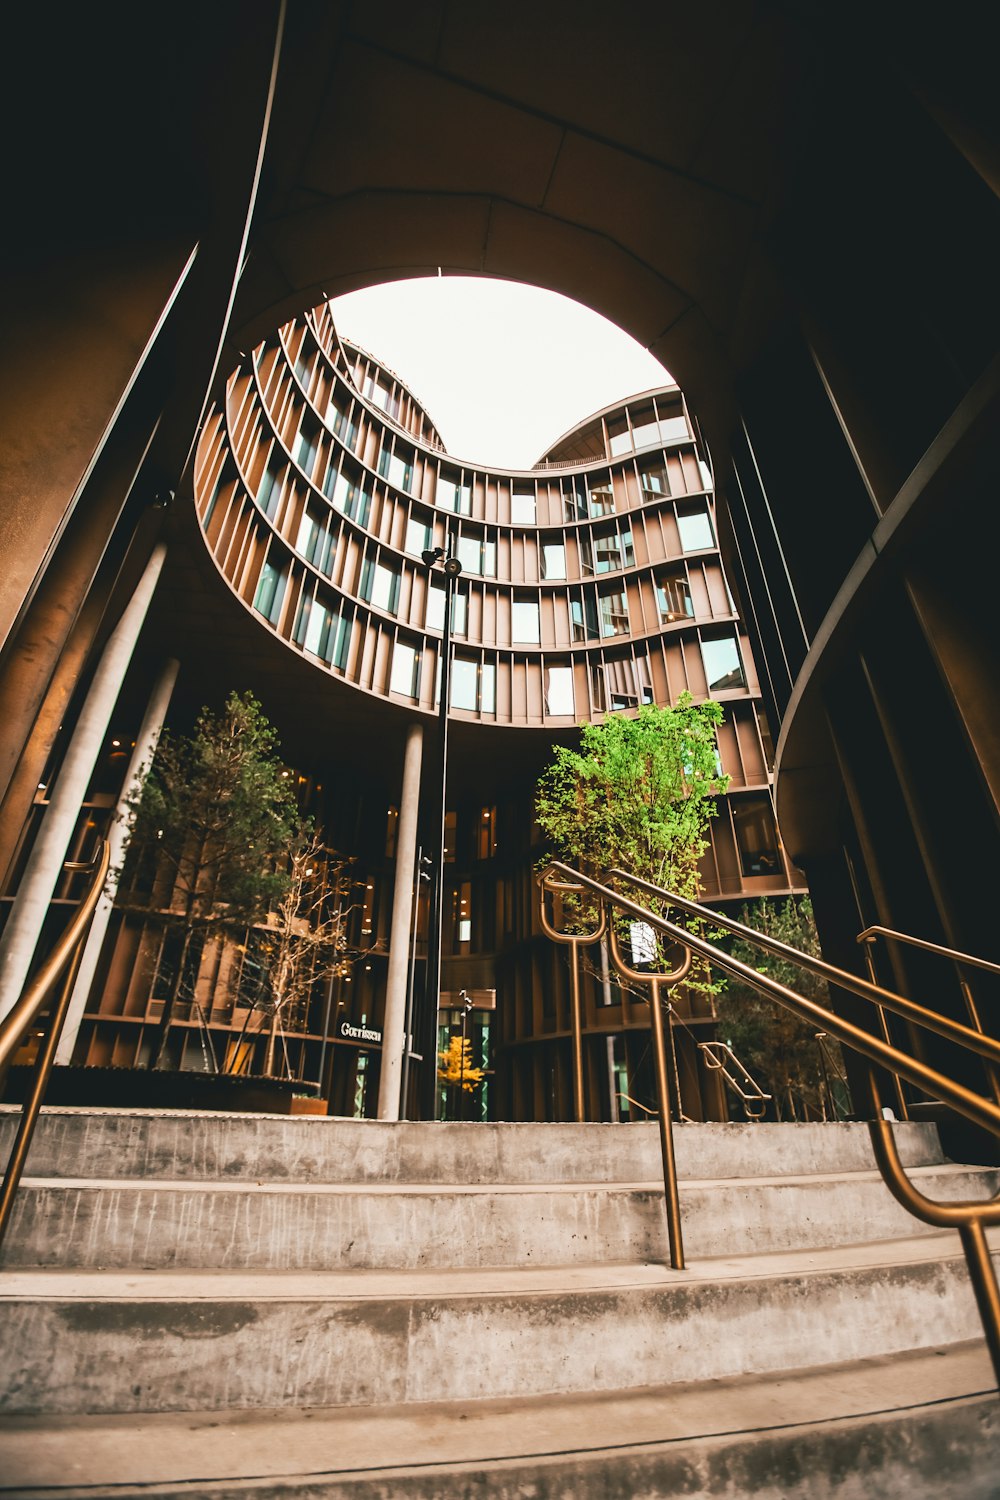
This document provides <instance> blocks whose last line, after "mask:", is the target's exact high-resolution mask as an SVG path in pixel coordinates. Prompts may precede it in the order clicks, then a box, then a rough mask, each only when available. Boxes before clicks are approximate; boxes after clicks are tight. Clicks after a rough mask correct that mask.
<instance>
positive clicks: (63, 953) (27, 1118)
mask: <svg viewBox="0 0 1000 1500" xmlns="http://www.w3.org/2000/svg"><path fill="white" fill-rule="evenodd" d="M110 858H111V856H110V848H109V844H108V841H107V840H106V839H105V840H102V841H101V843H100V845H99V847H98V852H97V855H96V856H95V858H94V862H93V864H89V865H88V864H78V863H76V862H75V861H69V860H68V861H66V863H65V866H64V868H66V869H68V870H89V871H91V872H92V879H91V883H90V888H89V890H88V891H87V893H86V895H85V896H84V898H83V900H82V901H81V902H80V905H79V906H78V907H77V910H76V912H75V914H74V916H73V918H72V920H71V921H70V923H69V925H68V927H67V928H66V931H65V932H64V933H63V934H62V936H61V937H60V939H59V941H58V943H57V944H56V946H55V948H54V950H53V951H52V953H51V954H50V955H49V957H48V958H47V959H46V960H45V962H44V963H43V964H42V967H41V969H40V970H39V972H38V974H37V975H36V976H35V978H34V979H33V980H32V982H31V983H30V984H29V985H28V988H27V989H26V990H25V991H24V993H23V994H22V995H21V998H20V999H19V1000H18V1001H17V1003H16V1005H15V1006H14V1007H13V1009H12V1010H10V1011H9V1012H8V1014H7V1015H6V1016H5V1017H4V1020H3V1023H2V1024H0V1066H2V1064H3V1063H4V1062H6V1061H7V1060H9V1058H11V1057H12V1056H13V1055H14V1053H15V1052H16V1050H17V1048H18V1046H19V1045H20V1042H21V1039H22V1038H23V1036H24V1034H25V1032H26V1031H27V1029H28V1028H29V1026H31V1025H32V1024H33V1023H34V1021H35V1019H36V1017H37V1016H38V1015H39V1013H40V1012H41V1011H42V1009H43V1007H44V1004H45V1000H46V997H47V995H48V993H49V991H50V990H51V988H52V986H53V985H54V984H55V982H56V980H57V979H58V978H59V975H60V974H63V976H64V977H63V985H62V989H61V990H60V992H59V999H58V1001H57V1002H56V1005H55V1007H54V1009H53V1010H52V1013H51V1015H50V1017H49V1024H48V1030H47V1033H46V1036H45V1039H44V1041H43V1042H42V1045H41V1047H40V1048H39V1051H38V1057H37V1059H36V1062H35V1072H34V1075H33V1077H32V1080H31V1087H30V1091H29V1094H28V1098H27V1100H26V1101H25V1104H24V1106H23V1108H22V1111H21V1119H20V1122H19V1124H18V1129H17V1135H16V1136H15V1138H14V1145H13V1147H12V1148H11V1153H10V1157H9V1158H8V1162H7V1169H6V1172H5V1173H4V1179H3V1185H2V1187H0V1246H2V1244H3V1240H4V1236H5V1234H6V1232H7V1228H8V1225H9V1223H10V1217H11V1212H12V1209H13V1205H14V1195H15V1193H16V1192H17V1188H18V1184H19V1183H20V1181H21V1176H22V1174H23V1172H24V1167H25V1163H26V1162H27V1159H28V1152H29V1150H30V1148H31V1138H32V1136H33V1134H34V1130H35V1124H36V1122H37V1120H38V1114H39V1111H40V1110H41V1107H42V1101H43V1099H44V1098H45V1090H46V1088H47V1086H48V1081H49V1074H50V1073H51V1071H52V1064H53V1061H54V1060H55V1055H56V1048H57V1047H58V1045H59V1038H60V1036H61V1034H62V1029H63V1026H64V1024H65V1021H66V1015H67V1012H68V1011H69V1005H70V1000H71V999H72V996H73V986H74V984H75V983H76V975H77V970H78V968H79V965H80V959H81V958H82V956H83V946H84V943H85V942H86V939H87V932H88V930H89V927H90V922H91V919H92V917H93V915H94V909H95V907H96V906H97V903H98V901H99V900H100V896H101V892H102V890H103V889H104V882H105V879H106V878H107V873H108V867H109V864H110Z"/></svg>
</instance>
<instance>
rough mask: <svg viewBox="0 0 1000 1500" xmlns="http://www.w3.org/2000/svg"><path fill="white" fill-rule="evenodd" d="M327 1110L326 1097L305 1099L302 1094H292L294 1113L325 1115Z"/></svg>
mask: <svg viewBox="0 0 1000 1500" xmlns="http://www.w3.org/2000/svg"><path fill="white" fill-rule="evenodd" d="M326 1111H327V1101H326V1100H325V1099H303V1098H302V1097H301V1096H300V1095H296V1094H293V1095H292V1114H293V1115H325V1114H326Z"/></svg>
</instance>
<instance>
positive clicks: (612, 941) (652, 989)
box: [601, 905, 691, 1271]
mask: <svg viewBox="0 0 1000 1500" xmlns="http://www.w3.org/2000/svg"><path fill="white" fill-rule="evenodd" d="M601 910H602V912H603V911H604V907H603V905H602V907H601ZM607 927H608V949H609V952H610V954H611V962H612V963H613V964H614V966H615V968H616V969H617V971H618V973H619V974H620V975H621V976H622V978H623V979H628V980H631V981H632V983H633V984H635V983H638V984H648V985H649V1010H650V1015H651V1017H652V1022H653V1066H654V1071H655V1073H656V1098H657V1103H658V1104H659V1106H660V1108H659V1114H658V1116H657V1124H658V1126H659V1131H660V1161H661V1163H662V1165H663V1203H664V1208H665V1209H666V1215H667V1237H668V1240H669V1243H670V1264H671V1265H672V1266H673V1268H674V1270H675V1271H683V1269H684V1238H683V1234H682V1231H681V1200H680V1193H679V1191H678V1188H677V1159H676V1156H675V1153H674V1124H673V1114H672V1112H671V1109H670V1078H669V1073H668V1071H667V1049H666V1039H665V1037H664V1034H663V1007H662V1005H661V1004H660V985H661V984H662V985H666V987H667V988H668V989H669V988H670V987H671V986H672V985H675V984H680V983H681V981H682V980H683V979H686V978H687V975H688V972H689V970H690V968H691V953H690V950H688V949H686V950H685V952H684V957H683V958H682V960H681V962H680V964H679V965H678V967H677V968H676V969H668V970H667V972H666V973H663V974H654V973H649V972H646V971H642V970H639V969H635V968H632V967H631V965H629V964H627V963H626V962H625V959H624V957H623V955H622V951H621V946H620V944H619V941H618V933H617V932H616V930H615V924H614V922H608V923H607ZM634 952H635V950H634V949H633V956H634ZM670 1053H671V1056H672V1057H673V1059H674V1078H675V1080H676V1077H677V1057H676V1054H675V1052H674V1017H673V1011H672V1010H671V1012H670ZM675 1093H676V1096H677V1098H676V1104H677V1112H678V1114H679V1113H680V1107H681V1099H680V1088H679V1087H675Z"/></svg>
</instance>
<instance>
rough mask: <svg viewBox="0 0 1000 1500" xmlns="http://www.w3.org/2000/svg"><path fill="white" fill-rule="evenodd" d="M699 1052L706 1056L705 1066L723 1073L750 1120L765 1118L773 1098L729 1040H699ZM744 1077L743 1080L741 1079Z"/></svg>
mask: <svg viewBox="0 0 1000 1500" xmlns="http://www.w3.org/2000/svg"><path fill="white" fill-rule="evenodd" d="M696 1045H697V1047H698V1050H699V1052H701V1053H702V1054H703V1056H704V1058H705V1066H706V1067H707V1068H711V1069H712V1070H713V1071H714V1072H716V1073H721V1074H722V1077H723V1078H724V1080H725V1081H726V1083H728V1085H729V1087H730V1088H731V1089H732V1091H733V1093H734V1094H735V1095H736V1097H737V1098H738V1099H739V1100H740V1102H741V1103H742V1105H743V1108H744V1110H745V1111H746V1116H747V1119H748V1120H763V1118H764V1112H765V1110H766V1109H767V1106H768V1103H769V1102H770V1100H771V1097H772V1096H771V1095H770V1094H765V1092H764V1090H763V1089H762V1088H761V1086H760V1084H759V1083H758V1082H757V1080H756V1078H754V1076H753V1075H752V1073H750V1072H749V1071H748V1070H747V1068H746V1067H744V1065H743V1063H741V1062H740V1060H739V1058H738V1057H737V1056H736V1053H735V1052H734V1051H733V1049H732V1047H730V1045H729V1043H728V1042H698V1043H697V1044H696ZM730 1065H732V1067H734V1068H736V1069H737V1070H738V1072H739V1075H740V1076H739V1077H738V1078H734V1077H733V1074H732V1073H731V1072H730ZM741 1079H742V1082H741V1081H740V1080H741Z"/></svg>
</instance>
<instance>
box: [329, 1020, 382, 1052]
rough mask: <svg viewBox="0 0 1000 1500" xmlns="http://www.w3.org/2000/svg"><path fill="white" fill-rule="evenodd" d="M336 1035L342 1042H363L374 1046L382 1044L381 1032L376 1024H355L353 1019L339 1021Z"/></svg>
mask: <svg viewBox="0 0 1000 1500" xmlns="http://www.w3.org/2000/svg"><path fill="white" fill-rule="evenodd" d="M337 1035H338V1036H339V1037H340V1040H341V1041H342V1042H364V1043H370V1044H372V1045H374V1046H376V1047H381V1045H382V1033H381V1031H379V1029H378V1027H376V1026H355V1024H354V1022H353V1021H340V1022H338V1025H337Z"/></svg>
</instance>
